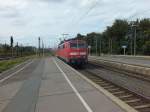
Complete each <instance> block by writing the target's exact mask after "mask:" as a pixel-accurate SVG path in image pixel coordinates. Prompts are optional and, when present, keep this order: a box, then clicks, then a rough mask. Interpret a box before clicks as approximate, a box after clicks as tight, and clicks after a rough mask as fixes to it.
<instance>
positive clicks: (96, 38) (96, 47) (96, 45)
mask: <svg viewBox="0 0 150 112" xmlns="http://www.w3.org/2000/svg"><path fill="white" fill-rule="evenodd" d="M96 56H97V36H96Z"/></svg>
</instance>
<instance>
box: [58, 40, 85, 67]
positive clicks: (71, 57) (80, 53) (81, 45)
mask: <svg viewBox="0 0 150 112" xmlns="http://www.w3.org/2000/svg"><path fill="white" fill-rule="evenodd" d="M56 55H57V57H58V58H61V59H63V60H64V61H66V62H67V63H68V64H75V65H84V64H86V63H87V62H88V47H87V44H86V42H85V41H84V40H79V39H69V40H65V41H64V42H62V43H61V44H59V45H58V49H57V51H56Z"/></svg>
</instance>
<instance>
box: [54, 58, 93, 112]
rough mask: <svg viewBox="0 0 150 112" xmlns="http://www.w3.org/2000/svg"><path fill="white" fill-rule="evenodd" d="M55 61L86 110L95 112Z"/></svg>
mask: <svg viewBox="0 0 150 112" xmlns="http://www.w3.org/2000/svg"><path fill="white" fill-rule="evenodd" d="M53 61H54V63H55V64H56V66H57V68H58V69H59V70H60V71H61V73H62V75H63V76H64V77H65V79H66V80H67V82H68V83H69V85H70V86H71V88H72V89H73V91H74V92H75V94H76V95H77V96H78V98H79V99H80V101H81V102H82V104H83V105H84V107H85V108H86V110H87V111H88V112H93V110H92V109H91V108H90V106H89V105H88V104H87V103H86V102H85V100H84V99H83V97H82V96H81V95H80V93H79V92H78V91H77V89H76V88H75V87H74V85H73V84H72V83H71V81H70V80H69V78H68V77H67V75H66V74H65V73H64V71H63V70H62V69H61V68H60V67H59V65H58V64H57V62H56V61H55V59H53Z"/></svg>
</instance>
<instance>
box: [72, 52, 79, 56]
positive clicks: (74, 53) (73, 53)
mask: <svg viewBox="0 0 150 112" xmlns="http://www.w3.org/2000/svg"><path fill="white" fill-rule="evenodd" d="M70 55H72V56H74V55H78V52H71V53H70Z"/></svg>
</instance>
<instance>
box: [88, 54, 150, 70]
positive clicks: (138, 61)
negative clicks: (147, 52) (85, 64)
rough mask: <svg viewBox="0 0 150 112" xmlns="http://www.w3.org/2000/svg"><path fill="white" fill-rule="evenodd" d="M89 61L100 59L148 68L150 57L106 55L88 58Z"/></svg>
mask: <svg viewBox="0 0 150 112" xmlns="http://www.w3.org/2000/svg"><path fill="white" fill-rule="evenodd" d="M89 59H102V60H107V61H114V62H121V63H126V64H131V65H137V66H143V67H150V56H122V55H121V56H120V55H110V56H108V55H106V56H89Z"/></svg>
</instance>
